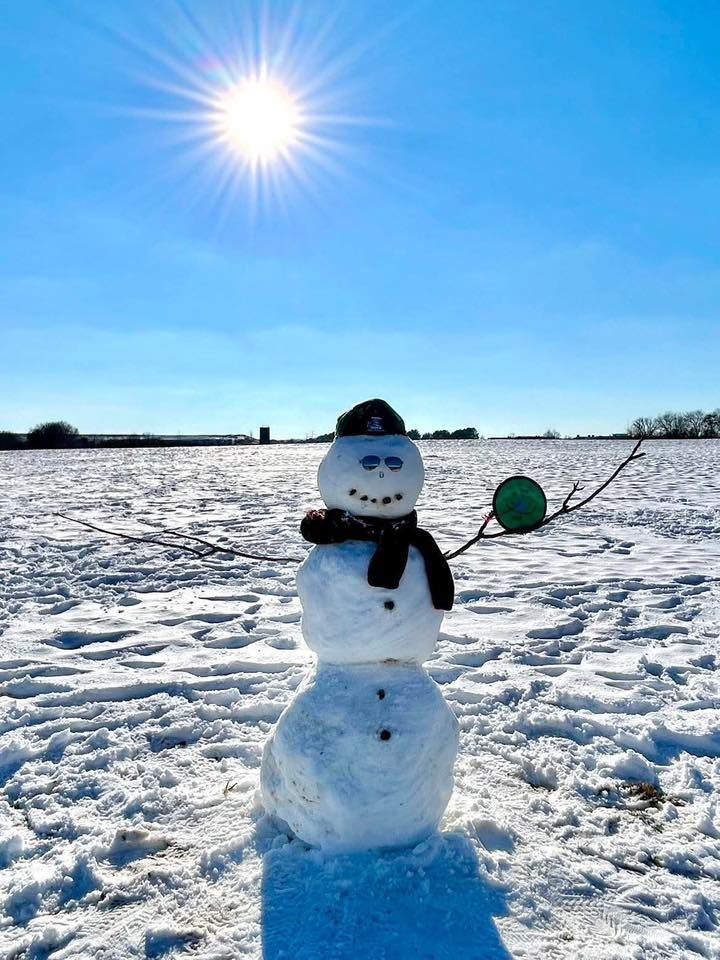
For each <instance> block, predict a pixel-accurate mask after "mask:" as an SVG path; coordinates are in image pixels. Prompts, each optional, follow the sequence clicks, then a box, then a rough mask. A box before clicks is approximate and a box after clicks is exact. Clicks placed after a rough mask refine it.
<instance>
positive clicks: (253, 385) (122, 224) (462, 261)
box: [0, 0, 720, 436]
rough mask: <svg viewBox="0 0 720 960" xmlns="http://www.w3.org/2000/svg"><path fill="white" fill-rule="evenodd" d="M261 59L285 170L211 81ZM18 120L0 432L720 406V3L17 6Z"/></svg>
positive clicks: (74, 1) (130, 0)
mask: <svg viewBox="0 0 720 960" xmlns="http://www.w3.org/2000/svg"><path fill="white" fill-rule="evenodd" d="M261 56H262V57H263V58H264V59H265V60H266V62H267V64H268V69H269V70H270V71H271V72H273V73H274V74H276V75H277V76H278V78H279V79H280V80H281V81H282V82H283V83H285V84H286V86H287V87H288V88H289V89H291V90H293V91H298V92H299V93H300V92H301V93H302V94H303V97H304V100H303V103H304V104H306V106H307V109H306V113H307V115H308V120H307V126H308V132H309V134H311V135H312V136H313V137H314V138H316V139H317V140H318V144H316V145H315V146H314V147H313V149H312V151H310V152H308V151H304V150H299V151H297V153H296V155H294V156H293V158H292V163H293V165H292V169H290V168H287V167H285V166H284V165H282V164H279V165H277V166H276V168H275V169H273V170H271V171H269V174H271V175H272V177H273V183H274V184H275V185H276V186H275V188H274V189H273V190H270V189H268V188H267V183H258V182H256V181H253V178H252V177H251V176H249V175H248V172H247V169H246V167H244V166H243V164H242V162H241V160H240V158H238V157H234V156H232V155H231V154H230V153H229V152H228V151H227V150H226V149H225V148H223V147H220V146H217V145H214V144H212V142H211V140H210V139H209V137H208V136H207V132H206V128H205V127H203V124H202V119H200V120H198V119H197V118H196V117H195V116H194V114H196V113H197V111H198V104H197V102H196V101H194V100H193V99H192V96H193V91H197V90H201V89H204V90H212V89H214V88H215V87H217V88H218V89H221V88H222V86H223V84H224V83H225V82H226V81H227V77H228V76H230V75H233V76H237V77H241V76H242V75H243V73H244V72H246V71H248V70H251V69H252V68H253V65H254V63H256V62H257V60H258V58H259V57H261ZM201 113H202V110H201ZM190 114H193V116H189V115H190ZM0 116H1V117H2V131H3V132H2V141H1V143H2V145H1V147H0V216H1V217H2V224H3V229H2V231H0V328H1V339H0V421H1V422H0V429H2V428H9V429H16V430H25V429H27V428H28V427H29V426H32V425H33V424H34V423H36V422H38V421H40V420H44V419H49V418H64V419H68V420H70V421H71V422H73V423H75V424H76V425H77V426H78V427H79V428H80V430H81V431H84V432H115V431H118V432H124V431H141V432H142V431H153V432H173V433H174V432H188V433H192V432H216V431H217V432H249V431H250V430H255V431H257V427H258V425H259V424H261V423H270V424H271V425H272V427H273V432H274V434H275V435H276V436H304V435H305V434H308V433H312V432H323V431H325V430H328V429H331V428H332V426H333V425H334V421H335V418H336V416H337V414H338V413H339V412H340V411H341V410H343V409H345V408H347V407H348V406H350V405H352V404H353V403H356V402H358V401H359V400H362V399H365V398H367V397H370V396H382V397H385V398H386V399H388V400H389V401H390V402H391V403H392V404H393V405H394V406H395V407H396V408H397V409H398V410H399V411H400V412H401V413H402V414H403V415H404V417H405V419H406V421H407V422H408V425H416V426H418V427H420V428H421V429H431V428H435V427H439V426H450V427H456V426H463V425H466V424H474V425H476V426H477V427H478V429H479V430H480V431H481V432H482V433H485V434H487V435H490V434H496V433H505V432H510V431H514V432H537V431H542V430H545V429H546V428H547V427H550V426H552V427H556V428H557V429H559V430H561V431H562V432H564V433H572V434H574V433H576V432H583V433H584V432H605V431H615V430H622V429H623V428H624V426H625V425H626V424H627V422H628V420H629V419H631V418H632V417H633V416H635V415H638V414H646V413H647V414H653V413H657V412H660V411H661V410H664V409H691V408H695V407H702V408H715V407H718V406H720V389H719V388H718V383H719V382H720V376H718V372H717V370H718V354H719V352H720V351H719V349H718V348H719V347H720V319H719V316H718V308H719V306H720V263H719V262H718V260H719V258H720V244H719V243H718V224H720V166H719V161H718V158H719V157H720V12H719V11H718V8H717V5H716V4H715V3H714V2H701V0H693V2H687V3H685V2H680V0H675V2H663V3H661V2H646V0H635V2H633V3H627V2H625V0H615V2H613V0H599V2H597V3H593V4H583V3H576V2H571V0H563V2H560V0H556V2H553V0H548V2H543V3H536V2H534V0H523V2H512V0H507V2H502V3H497V2H489V0H488V2H486V0H468V2H463V0H453V2H449V3H446V4H440V3H437V2H434V3H430V2H423V3H407V2H404V0H398V2H393V3H387V2H384V3H381V2H374V0H363V2H362V3H352V4H351V3H347V4H346V5H345V6H342V5H340V4H338V3H337V2H336V0H328V2H321V0H306V2H304V3H302V4H291V3H280V2H278V3H266V4H264V5H261V4H253V3H251V2H249V0H202V2H200V0H194V2H191V0H185V2H184V3H181V2H179V0H156V2H155V0H154V2H153V3H152V4H148V3H147V2H145V0H122V2H120V0H117V2H113V0H107V2H106V3H103V4H99V3H96V2H94V0H92V2H90V0H68V2H67V3H63V4H58V3H56V2H54V0H9V2H8V3H7V4H4V5H3V17H2V23H1V24H0ZM228 175H229V177H230V183H229V185H228V183H227V182H226V181H227V176H228Z"/></svg>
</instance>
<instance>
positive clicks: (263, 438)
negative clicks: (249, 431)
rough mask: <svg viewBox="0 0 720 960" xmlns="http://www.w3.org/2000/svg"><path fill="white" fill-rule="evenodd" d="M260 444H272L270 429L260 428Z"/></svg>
mask: <svg viewBox="0 0 720 960" xmlns="http://www.w3.org/2000/svg"><path fill="white" fill-rule="evenodd" d="M260 443H270V427H260Z"/></svg>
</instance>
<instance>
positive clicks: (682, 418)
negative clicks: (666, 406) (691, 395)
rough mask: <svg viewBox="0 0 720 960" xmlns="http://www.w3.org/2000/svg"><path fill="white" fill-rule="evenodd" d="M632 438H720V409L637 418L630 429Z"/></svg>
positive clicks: (629, 432) (629, 434)
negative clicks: (708, 411)
mask: <svg viewBox="0 0 720 960" xmlns="http://www.w3.org/2000/svg"><path fill="white" fill-rule="evenodd" d="M627 432H628V436H630V437H638V438H639V437H657V438H661V439H666V440H685V439H688V438H694V437H710V438H712V437H720V409H717V410H713V411H712V413H706V412H705V411H704V410H688V411H687V413H672V412H668V413H661V414H659V415H658V416H657V417H637V419H635V420H633V422H632V423H631V424H630V426H629V427H628V431H627Z"/></svg>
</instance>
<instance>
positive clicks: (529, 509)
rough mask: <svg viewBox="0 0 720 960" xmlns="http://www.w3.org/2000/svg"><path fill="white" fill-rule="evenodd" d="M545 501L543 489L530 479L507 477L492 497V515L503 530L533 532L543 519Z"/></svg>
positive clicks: (545, 511)
mask: <svg viewBox="0 0 720 960" xmlns="http://www.w3.org/2000/svg"><path fill="white" fill-rule="evenodd" d="M546 513H547V499H546V497H545V494H544V493H543V488H542V487H541V486H540V484H539V483H536V482H535V481H534V480H531V479H530V477H520V476H518V477H508V479H507V480H503V482H502V483H501V484H500V486H499V487H498V488H497V490H496V491H495V496H494V497H493V514H494V515H495V519H496V520H497V522H498V523H499V524H500V526H501V527H504V529H505V530H512V531H514V532H516V533H520V532H524V531H526V530H534V529H535V527H538V526H540V524H541V523H542V522H543V520H544V519H545V514H546Z"/></svg>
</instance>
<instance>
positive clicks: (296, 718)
mask: <svg viewBox="0 0 720 960" xmlns="http://www.w3.org/2000/svg"><path fill="white" fill-rule="evenodd" d="M457 746H458V724H457V720H456V719H455V716H454V715H453V713H452V711H451V710H450V708H449V707H448V705H447V704H446V703H445V701H444V699H443V697H442V694H441V693H440V691H439V689H438V687H437V685H436V684H435V683H434V681H433V680H431V679H430V677H429V676H428V675H427V674H426V673H425V671H424V670H423V669H422V667H419V666H417V665H414V664H392V665H386V664H382V665H381V664H369V665H354V666H338V665H329V664H324V665H323V664H321V665H320V666H319V667H318V671H317V673H316V674H315V676H313V677H312V678H311V679H310V680H309V681H308V682H307V684H306V686H305V687H304V688H303V689H302V690H301V691H300V693H299V694H298V696H297V697H296V699H295V700H294V701H293V702H292V703H291V704H290V706H289V707H288V708H287V710H285V712H284V713H283V715H282V716H281V717H280V720H279V721H278V724H277V727H276V728H275V731H274V732H273V734H272V736H271V737H270V739H269V740H268V742H267V744H266V746H265V752H264V754H263V761H262V769H261V786H262V794H263V801H264V803H265V808H266V809H267V811H268V812H269V813H271V814H274V815H275V816H277V817H279V818H280V819H281V820H284V821H285V822H286V823H287V824H288V825H289V826H290V828H291V829H292V830H293V832H294V833H295V834H296V835H297V836H298V837H300V838H301V839H302V840H305V841H306V842H307V843H310V844H312V845H313V846H317V847H320V848H322V849H323V850H326V851H328V852H330V853H341V852H350V851H358V850H369V849H374V848H393V847H403V846H410V845H412V844H414V843H417V842H419V841H420V840H422V839H424V838H425V837H427V836H428V834H430V833H432V831H433V830H435V829H436V828H437V826H438V823H439V822H440V818H441V817H442V815H443V812H444V811H445V807H446V806H447V803H448V800H449V799H450V794H451V793H452V786H453V764H454V762H455V755H456V753H457Z"/></svg>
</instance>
